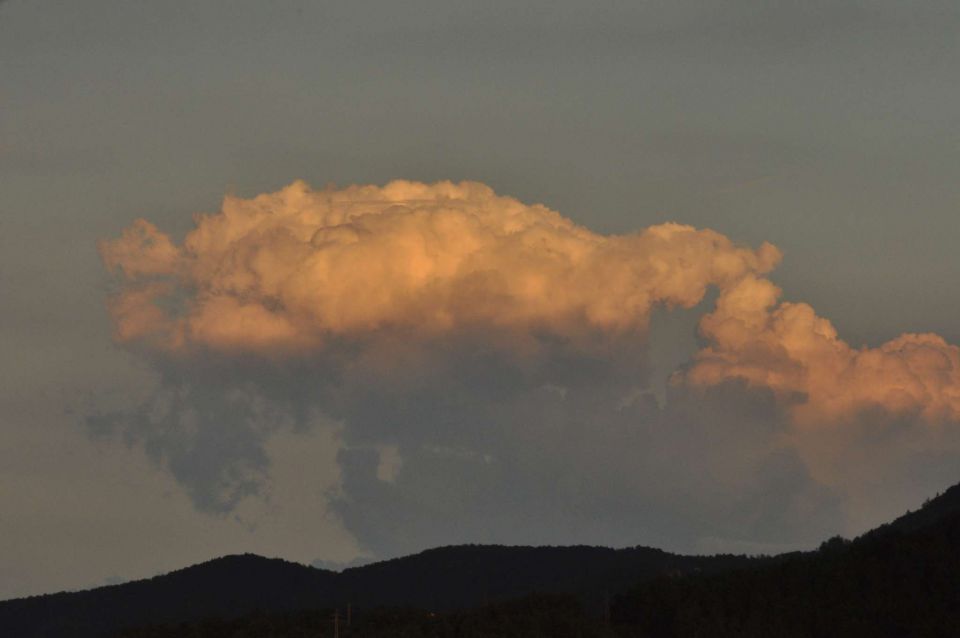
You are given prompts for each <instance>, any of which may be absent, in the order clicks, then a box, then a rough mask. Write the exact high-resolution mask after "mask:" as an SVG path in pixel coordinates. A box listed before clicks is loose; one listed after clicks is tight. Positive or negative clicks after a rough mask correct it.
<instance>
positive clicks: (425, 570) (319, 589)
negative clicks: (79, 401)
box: [0, 545, 747, 638]
mask: <svg viewBox="0 0 960 638" xmlns="http://www.w3.org/2000/svg"><path fill="white" fill-rule="evenodd" d="M746 560H747V559H745V558H739V557H733V556H719V557H690V556H679V555H676V554H669V553H667V552H663V551H660V550H656V549H648V548H643V547H638V548H632V549H619V550H613V549H607V548H603V547H503V546H479V545H467V546H457V547H443V548H439V549H432V550H428V551H425V552H422V553H420V554H416V555H414V556H407V557H404V558H398V559H394V560H389V561H384V562H380V563H373V564H370V565H365V566H363V567H356V568H352V569H348V570H345V571H343V572H341V573H336V572H330V571H326V570H321V569H315V568H312V567H306V566H303V565H299V564H296V563H290V562H287V561H282V560H277V559H267V558H262V557H260V556H255V555H251V554H247V555H243V556H227V557H224V558H219V559H216V560H212V561H209V562H206V563H202V564H200V565H195V566H193V567H188V568H186V569H182V570H179V571H175V572H172V573H170V574H165V575H163V576H157V577H155V578H151V579H149V580H141V581H135V582H131V583H126V584H122V585H113V586H110V587H101V588H98V589H93V590H89V591H84V592H76V593H60V594H52V595H46V596H36V597H32V598H24V599H19V600H12V601H6V602H2V603H0V636H17V637H18V638H34V637H59V636H64V637H69V638H87V637H90V638H95V637H99V636H106V635H110V634H111V633H115V632H116V631H117V630H119V629H121V628H124V627H131V626H136V625H144V624H156V623H173V622H180V621H186V620H195V619H201V618H208V617H218V618H235V617H238V616H241V615H244V614H249V613H251V612H254V611H264V612H284V611H294V610H302V609H323V608H334V607H338V606H339V607H345V606H346V604H347V603H350V604H351V605H352V606H353V607H354V608H356V609H370V608H374V607H384V606H391V607H401V606H404V607H414V608H420V609H424V610H430V611H446V610H452V609H460V608H467V607H476V606H480V605H483V604H485V603H488V602H495V601H504V600H508V599H511V598H517V597H520V596H525V595H528V594H533V593H539V594H561V593H565V594H573V595H575V596H577V597H578V599H579V600H581V601H582V602H583V603H584V604H586V605H587V606H588V607H590V608H591V609H593V610H594V611H596V610H598V608H599V607H600V605H601V604H603V601H604V599H605V598H606V597H608V596H612V595H613V594H616V593H618V592H620V591H622V590H625V589H626V588H627V587H628V586H630V585H633V584H635V583H637V582H638V581H642V580H645V579H649V578H653V577H656V576H657V575H659V574H663V573H680V572H686V571H691V570H704V571H708V572H709V571H717V570H720V569H725V568H728V567H731V566H734V565H738V564H741V563H743V562H744V561H746Z"/></svg>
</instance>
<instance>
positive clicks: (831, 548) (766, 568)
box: [613, 487, 960, 638]
mask: <svg viewBox="0 0 960 638" xmlns="http://www.w3.org/2000/svg"><path fill="white" fill-rule="evenodd" d="M958 500H960V489H958V488H957V487H953V488H951V489H950V490H948V491H947V492H946V493H945V494H943V495H941V496H939V497H937V498H935V499H933V500H932V501H929V502H928V503H927V504H926V505H925V506H924V507H923V508H922V509H920V510H919V511H917V512H912V513H908V514H907V515H905V516H902V517H900V518H898V519H897V520H895V521H894V522H892V523H889V524H887V525H884V526H882V527H880V528H878V529H876V530H873V531H871V532H868V533H867V534H864V535H863V536H861V537H859V538H857V539H856V540H854V541H852V542H851V541H845V540H843V539H840V538H835V539H831V540H829V541H827V542H825V543H823V545H822V546H821V548H820V550H819V551H816V552H808V553H803V554H796V555H793V556H790V557H786V558H785V559H784V560H781V561H778V562H776V563H768V564H758V565H753V566H750V567H749V568H745V569H744V568H737V569H732V570H730V571H727V572H724V573H715V574H690V573H688V574H685V575H682V576H676V577H672V578H659V579H654V580H652V581H648V582H646V583H643V584H641V585H639V586H638V587H637V588H635V589H634V590H632V591H631V592H629V593H628V594H626V595H623V596H621V597H618V599H617V600H616V601H615V603H614V608H613V618H614V621H615V623H616V624H617V625H618V633H619V634H620V635H621V636H644V637H646V638H680V637H687V636H689V637H693V636H711V637H715V638H723V637H725V636H730V637H733V636H737V637H741V638H749V637H758V638H759V637H766V636H778V637H783V638H791V637H797V638H799V637H801V636H803V637H807V636H844V637H858V636H863V637H869V638H880V637H885V636H889V637H891V638H893V637H897V638H900V637H907V636H917V637H920V636H924V637H926V636H944V637H946V636H957V635H960V503H958Z"/></svg>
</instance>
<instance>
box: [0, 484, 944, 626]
mask: <svg viewBox="0 0 960 638" xmlns="http://www.w3.org/2000/svg"><path fill="white" fill-rule="evenodd" d="M611 598H612V599H613V601H614V602H613V606H612V610H610V611H612V616H611V618H612V624H609V625H608V624H607V623H602V622H598V619H600V618H603V617H604V616H606V615H607V614H606V612H607V611H608V606H607V601H608V600H610V599H611ZM348 604H349V605H350V608H351V610H352V611H353V613H354V616H353V618H354V620H355V623H354V626H353V628H352V629H351V630H350V632H349V633H345V634H343V635H344V638H346V636H347V635H349V636H353V637H354V638H364V637H379V636H388V635H399V634H397V633H396V631H397V630H398V628H400V627H402V628H403V631H402V632H401V633H402V635H404V636H409V637H416V636H424V637H426V636H459V635H470V636H476V637H478V638H479V637H482V636H504V635H517V636H533V635H545V636H554V637H557V636H564V635H571V636H575V635H576V636H584V637H585V636H612V635H614V633H616V634H617V635H620V636H646V637H664V638H665V637H673V636H714V637H723V636H784V637H787V638H789V637H791V636H814V637H815V636H940V635H942V636H952V635H957V630H956V628H957V627H960V486H957V487H953V488H950V489H949V490H947V491H946V492H945V493H944V494H942V495H939V496H937V497H936V498H934V499H932V500H930V501H928V502H927V503H925V504H924V506H923V507H922V508H921V509H920V510H918V511H916V512H908V513H907V514H906V515H904V516H902V517H900V518H898V519H896V520H895V521H893V522H892V523H889V524H887V525H884V526H881V527H879V528H877V529H876V530H873V531H871V532H868V533H866V534H864V535H863V536H861V537H860V538H858V539H856V540H854V541H846V540H843V539H840V538H834V539H830V540H829V541H826V542H824V543H823V545H822V546H821V548H820V549H819V550H818V551H814V552H803V553H801V552H796V553H793V554H785V555H781V556H777V557H773V558H746V557H736V556H713V557H704V556H680V555H676V554H669V553H667V552H663V551H660V550H656V549H649V548H644V547H635V548H629V549H619V550H614V549H607V548H603V547H585V546H578V547H504V546H489V545H466V546H455V547H442V548H438V549H432V550H428V551H425V552H422V553H420V554H416V555H413V556H407V557H404V558H398V559H394V560H388V561H383V562H379V563H374V564H371V565H366V566H363V567H356V568H352V569H348V570H345V571H343V572H340V573H336V572H331V571H325V570H321V569H314V568H312V567H305V566H303V565H299V564H296V563H290V562H287V561H283V560H276V559H267V558H262V557H260V556H254V555H249V554H248V555H243V556H227V557H224V558H219V559H216V560H212V561H209V562H207V563H202V564H200V565H195V566H193V567H188V568H186V569H182V570H179V571H176V572H172V573H170V574H165V575H163V576H157V577H155V578H151V579H148V580H142V581H137V582H132V583H127V584H124V585H115V586H110V587H101V588H99V589H93V590H90V591H85V592H75V593H60V594H52V595H47V596H37V597H33V598H25V599H19V600H11V601H6V602H0V637H4V638H5V637H6V636H12V637H16V638H36V637H52V638H58V637H61V636H63V637H69V638H96V637H99V636H104V637H106V636H115V635H118V633H120V632H121V631H122V630H126V631H124V632H123V633H124V635H126V636H129V637H131V638H134V637H135V638H141V637H151V638H168V637H173V636H178V637H182V636H192V637H194V638H208V637H209V638H212V637H214V636H233V637H244V636H257V635H271V636H274V637H276V638H281V637H285V636H304V635H311V636H321V635H328V634H329V633H330V631H331V627H332V625H331V618H332V612H333V610H334V609H337V608H338V609H340V610H341V611H343V610H345V609H346V607H347V605H348ZM561 625H562V627H561ZM564 628H565V629H564ZM567 630H569V631H567Z"/></svg>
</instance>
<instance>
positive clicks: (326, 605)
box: [0, 485, 960, 638]
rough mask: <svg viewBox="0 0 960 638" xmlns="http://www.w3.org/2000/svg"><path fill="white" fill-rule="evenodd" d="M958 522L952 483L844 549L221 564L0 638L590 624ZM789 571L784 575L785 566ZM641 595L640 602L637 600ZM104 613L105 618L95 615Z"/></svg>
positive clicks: (82, 602)
mask: <svg viewBox="0 0 960 638" xmlns="http://www.w3.org/2000/svg"><path fill="white" fill-rule="evenodd" d="M958 517H960V485H956V486H953V487H951V488H949V489H948V490H946V491H945V492H944V493H943V494H939V495H937V496H936V497H934V498H932V499H929V500H928V501H927V502H926V503H925V504H924V505H923V507H921V508H920V509H919V510H917V511H915V512H907V513H906V514H904V515H903V516H900V517H898V518H897V519H895V520H893V521H891V522H890V523H887V524H885V525H882V526H880V527H878V528H876V529H874V530H871V531H869V532H866V533H865V534H863V535H861V536H860V537H858V538H857V539H856V540H854V541H848V540H845V539H840V538H834V539H829V540H828V541H825V542H824V543H823V545H821V548H820V550H817V551H811V552H790V553H787V554H781V555H777V556H762V557H748V556H736V555H730V554H727V555H716V556H687V555H681V554H672V553H670V552H666V551H664V550H661V549H657V548H652V547H643V546H634V547H627V548H619V549H614V548H609V547H602V546H590V545H572V546H538V547H532V546H505V545H447V546H441V547H436V548H431V549H427V550H424V551H422V552H419V553H417V554H412V555H409V556H403V557H398V558H393V559H389V560H384V561H380V562H376V563H369V564H366V565H361V566H356V567H349V568H346V569H344V570H342V571H340V572H336V571H331V570H327V569H322V568H318V567H312V566H306V565H302V564H299V563H295V562H292V561H287V560H285V559H281V558H265V557H262V556H258V555H256V554H249V553H248V554H233V555H226V556H222V557H218V558H214V559H211V560H209V561H204V562H202V563H198V564H195V565H191V566H188V567H184V568H181V569H178V570H174V571H172V572H168V573H166V574H161V575H157V576H154V577H152V578H147V579H142V580H137V581H131V582H128V583H123V584H117V585H107V586H103V587H99V588H94V589H90V590H85V591H80V592H58V593H54V594H45V595H40V596H32V597H27V598H19V599H13V600H8V601H2V602H0V635H10V636H17V637H18V638H47V637H52V638H56V637H59V636H70V638H98V637H100V636H111V635H114V634H116V633H117V632H119V631H120V630H122V629H124V628H127V627H134V626H139V625H149V624H164V623H168V624H169V623H176V622H183V621H197V620H200V619H203V618H211V617H219V618H225V619H229V618H237V617H240V616H244V615H246V614H249V613H254V612H265V613H281V614H282V613H287V612H295V611H299V610H308V609H332V608H334V607H340V608H344V607H345V606H346V605H347V604H350V605H352V606H353V608H354V609H374V608H383V607H390V608H418V609H422V610H428V611H437V612H447V611H453V610H462V609H468V608H474V607H478V606H482V605H486V604H488V603H502V602H504V601H509V600H515V599H520V598H523V597H524V596H529V595H552V594H563V595H572V596H574V597H575V598H576V599H577V600H578V601H580V604H582V605H584V607H585V608H586V609H587V610H588V611H590V612H591V613H594V614H601V613H604V606H605V605H606V604H607V602H608V601H609V600H610V598H611V597H612V596H617V595H620V594H623V593H624V592H627V591H629V590H630V589H631V588H636V587H637V586H638V583H639V584H641V585H642V584H643V583H653V582H655V581H661V580H663V579H664V578H666V579H667V581H668V582H685V581H686V580H687V579H693V580H692V581H691V582H694V581H697V582H699V580H703V579H708V580H709V579H710V578H712V575H714V574H716V575H717V576H718V577H722V576H723V575H724V574H728V573H732V572H744V571H745V570H747V571H749V570H753V571H754V572H757V570H758V569H759V570H761V571H762V570H764V569H767V570H768V571H769V570H776V569H781V568H784V566H786V567H785V568H789V566H790V565H791V564H793V563H796V561H798V560H800V561H803V560H807V559H810V558H814V559H815V558H817V557H818V556H820V555H824V556H827V555H828V554H827V553H828V552H834V553H836V552H843V551H846V550H847V548H848V547H850V546H854V547H862V546H867V545H871V544H876V543H877V542H880V541H879V540H877V539H881V540H882V539H889V538H892V539H894V540H892V541H884V542H890V543H893V542H895V541H896V538H897V536H898V535H909V534H914V535H915V534H916V532H917V531H918V530H920V531H922V530H924V529H928V528H929V529H934V528H935V526H936V525H938V524H939V521H943V520H947V521H949V520H953V519H954V518H958ZM791 569H792V568H791ZM643 595H648V594H646V593H645V594H643ZM104 610H109V613H105V612H104Z"/></svg>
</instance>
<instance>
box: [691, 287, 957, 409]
mask: <svg viewBox="0 0 960 638" xmlns="http://www.w3.org/2000/svg"><path fill="white" fill-rule="evenodd" d="M779 296H780V290H779V289H778V288H777V287H776V286H774V285H773V284H772V283H771V282H769V281H767V280H765V279H760V278H757V277H754V276H747V277H744V278H743V279H741V280H740V281H739V282H737V283H736V284H735V285H734V286H731V287H729V288H726V289H724V290H723V291H722V292H721V294H720V296H719V298H718V300H717V307H716V310H714V311H713V312H712V313H710V314H708V315H707V316H705V317H704V318H703V319H702V321H701V323H700V330H701V333H702V334H703V336H704V337H705V338H706V339H707V340H708V342H709V344H710V345H708V346H707V347H706V348H704V349H703V350H702V351H701V352H699V353H698V354H697V356H696V361H695V363H694V365H693V366H692V367H691V368H690V370H689V371H687V373H686V375H685V379H686V380H687V381H689V382H693V383H695V384H703V385H715V384H717V383H719V382H722V381H723V380H725V379H731V378H739V379H744V380H746V381H748V382H749V383H751V384H754V385H758V386H765V387H769V388H771V389H773V390H775V391H776V392H777V393H778V394H779V395H780V396H781V397H783V398H785V399H786V400H787V401H789V402H792V403H794V408H793V414H794V416H795V419H796V421H798V422H799V423H801V424H803V425H807V426H816V425H822V424H830V423H836V422H838V421H843V420H849V419H851V418H854V417H856V416H857V415H858V414H860V413H862V412H866V411H870V412H874V413H876V412H878V411H879V412H883V413H887V414H888V415H890V416H892V417H919V418H921V419H922V420H924V421H926V422H928V423H943V422H949V421H954V422H956V421H960V348H957V347H956V346H953V345H950V344H948V343H946V342H945V341H944V340H943V339H942V338H941V337H939V336H937V335H934V334H904V335H901V336H899V337H897V338H896V339H893V340H892V341H888V342H887V343H884V344H882V345H881V346H879V347H877V348H862V349H859V350H858V349H855V348H852V347H851V346H850V345H849V344H847V343H846V342H844V341H843V340H841V339H840V338H838V336H837V331H836V330H835V329H834V327H833V325H831V323H830V322H829V321H828V320H826V319H824V318H822V317H818V316H817V315H816V313H814V311H813V309H812V308H811V307H810V306H809V305H807V304H805V303H779V304H778V303H777V298H778V297H779ZM874 416H876V414H874Z"/></svg>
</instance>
